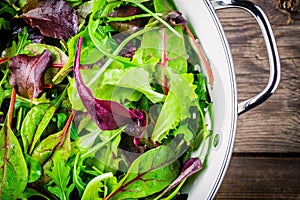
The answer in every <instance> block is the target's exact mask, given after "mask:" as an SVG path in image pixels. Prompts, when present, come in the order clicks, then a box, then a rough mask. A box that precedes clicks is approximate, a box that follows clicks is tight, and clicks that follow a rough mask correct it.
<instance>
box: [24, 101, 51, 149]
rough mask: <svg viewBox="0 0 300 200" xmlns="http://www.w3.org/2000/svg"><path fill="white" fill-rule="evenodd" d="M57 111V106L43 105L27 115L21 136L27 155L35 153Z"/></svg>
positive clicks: (34, 108)
mask: <svg viewBox="0 0 300 200" xmlns="http://www.w3.org/2000/svg"><path fill="white" fill-rule="evenodd" d="M55 110H56V107H55V106H53V105H51V104H46V103H42V104H38V105H36V106H34V107H33V108H32V109H31V110H30V111H29V112H28V113H27V115H26V117H25V119H24V121H23V123H22V126H21V136H22V141H23V146H24V151H25V152H26V153H28V154H31V153H32V152H33V150H34V148H35V146H36V144H37V142H38V141H39V140H40V137H41V135H42V133H43V131H44V130H45V129H46V127H47V126H48V125H49V122H50V121H51V119H52V117H53V115H54V112H55Z"/></svg>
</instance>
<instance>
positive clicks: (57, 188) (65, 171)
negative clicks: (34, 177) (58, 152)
mask: <svg viewBox="0 0 300 200" xmlns="http://www.w3.org/2000/svg"><path fill="white" fill-rule="evenodd" d="M46 174H47V175H48V176H49V177H50V178H51V179H52V181H53V182H54V185H52V184H49V186H48V187H47V189H48V190H49V191H50V192H51V193H52V194H55V195H56V196H57V197H59V198H60V199H61V200H69V196H70V193H71V192H72V190H73V189H74V187H75V184H74V183H72V184H71V185H69V181H70V174H71V168H70V166H65V162H64V160H63V159H61V158H60V157H59V156H54V158H53V167H52V170H51V171H48V172H46Z"/></svg>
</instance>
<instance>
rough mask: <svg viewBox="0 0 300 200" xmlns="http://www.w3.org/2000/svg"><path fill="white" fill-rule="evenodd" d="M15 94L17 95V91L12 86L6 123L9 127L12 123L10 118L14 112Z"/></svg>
mask: <svg viewBox="0 0 300 200" xmlns="http://www.w3.org/2000/svg"><path fill="white" fill-rule="evenodd" d="M16 95H17V91H16V89H15V88H13V89H12V92H11V99H10V104H9V110H8V124H9V126H10V127H11V125H12V118H13V114H14V107H15V102H16Z"/></svg>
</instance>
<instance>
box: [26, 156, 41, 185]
mask: <svg viewBox="0 0 300 200" xmlns="http://www.w3.org/2000/svg"><path fill="white" fill-rule="evenodd" d="M25 158H26V163H27V167H28V183H33V182H35V181H37V180H38V179H39V178H40V177H41V176H42V174H43V170H42V167H41V165H40V164H39V163H38V161H36V160H35V159H33V158H32V157H31V156H29V155H27V154H25Z"/></svg>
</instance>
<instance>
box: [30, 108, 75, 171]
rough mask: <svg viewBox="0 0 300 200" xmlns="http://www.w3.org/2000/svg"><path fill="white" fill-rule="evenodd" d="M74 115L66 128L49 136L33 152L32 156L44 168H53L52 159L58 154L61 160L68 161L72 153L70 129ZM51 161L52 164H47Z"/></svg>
mask: <svg viewBox="0 0 300 200" xmlns="http://www.w3.org/2000/svg"><path fill="white" fill-rule="evenodd" d="M73 116H74V113H73V112H72V113H71V115H70V116H69V118H68V121H67V123H66V125H65V127H64V128H63V129H62V130H61V131H59V132H58V133H55V134H52V135H49V136H48V137H47V138H45V139H44V140H42V141H41V143H39V144H38V145H37V147H36V148H35V149H34V151H33V152H32V154H31V156H32V157H33V158H34V159H35V160H37V161H38V162H39V163H40V165H42V166H43V167H44V168H45V166H47V167H49V166H50V167H51V166H52V164H51V159H53V157H54V156H55V155H56V154H58V155H59V156H60V159H68V158H69V155H70V151H71V144H70V127H71V124H72V123H71V122H72V119H73ZM48 161H50V163H47V162H48ZM44 170H45V169H44Z"/></svg>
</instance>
